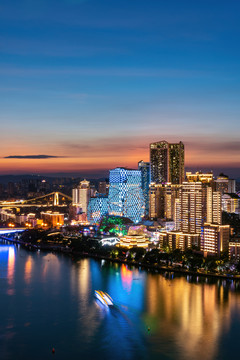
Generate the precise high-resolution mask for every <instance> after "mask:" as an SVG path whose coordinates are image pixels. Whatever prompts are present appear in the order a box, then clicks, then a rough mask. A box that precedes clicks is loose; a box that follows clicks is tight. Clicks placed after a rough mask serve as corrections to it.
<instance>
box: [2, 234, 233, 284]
mask: <svg viewBox="0 0 240 360" xmlns="http://www.w3.org/2000/svg"><path fill="white" fill-rule="evenodd" d="M0 239H3V240H5V241H9V242H12V243H15V244H18V245H20V246H22V247H23V248H25V249H27V250H29V251H34V250H35V251H51V252H60V253H64V254H68V255H70V256H71V257H73V258H75V257H90V258H95V259H99V260H106V261H109V262H115V263H121V264H126V265H128V266H135V267H137V268H141V269H144V270H154V271H155V272H160V273H162V272H174V273H178V274H182V275H191V276H200V277H209V278H220V279H225V280H236V281H240V274H239V275H233V274H219V273H212V272H209V271H207V270H202V269H201V270H200V269H198V270H197V271H193V270H188V269H182V268H176V267H174V266H170V265H169V266H166V265H159V264H148V263H144V262H140V261H130V260H127V259H119V258H112V257H109V256H104V255H100V254H94V253H88V252H79V251H72V249H71V248H66V247H63V246H59V245H46V244H39V245H34V244H31V243H26V242H24V241H21V240H19V239H10V238H7V237H5V236H2V235H1V236H0Z"/></svg>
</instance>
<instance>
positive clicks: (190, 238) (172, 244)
mask: <svg viewBox="0 0 240 360" xmlns="http://www.w3.org/2000/svg"><path fill="white" fill-rule="evenodd" d="M159 243H160V248H163V247H164V246H168V247H169V249H170V250H175V249H180V250H182V251H185V250H186V249H188V248H191V247H192V246H199V235H198V234H184V233H183V232H181V231H166V232H165V231H164V232H160V234H159Z"/></svg>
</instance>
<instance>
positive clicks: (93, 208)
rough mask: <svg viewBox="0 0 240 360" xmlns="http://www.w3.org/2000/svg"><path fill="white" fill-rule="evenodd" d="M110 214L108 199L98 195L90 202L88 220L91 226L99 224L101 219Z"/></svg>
mask: <svg viewBox="0 0 240 360" xmlns="http://www.w3.org/2000/svg"><path fill="white" fill-rule="evenodd" d="M107 214H108V197H107V196H103V195H96V197H92V198H90V200H89V204H88V213H87V218H88V221H89V222H90V224H91V225H93V224H99V223H100V220H101V218H102V217H103V216H104V215H107Z"/></svg>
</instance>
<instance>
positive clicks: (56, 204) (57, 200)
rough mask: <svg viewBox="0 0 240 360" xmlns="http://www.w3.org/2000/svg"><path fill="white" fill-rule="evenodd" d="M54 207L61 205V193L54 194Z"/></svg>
mask: <svg viewBox="0 0 240 360" xmlns="http://www.w3.org/2000/svg"><path fill="white" fill-rule="evenodd" d="M53 203H54V206H58V205H59V193H58V192H55V193H54V201H53Z"/></svg>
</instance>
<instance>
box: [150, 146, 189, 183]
mask: <svg viewBox="0 0 240 360" xmlns="http://www.w3.org/2000/svg"><path fill="white" fill-rule="evenodd" d="M150 164H151V182H155V183H160V184H161V183H166V182H170V183H172V184H182V182H183V181H184V145H183V143H182V142H181V141H180V142H179V143H176V144H170V143H168V142H167V141H165V140H163V141H158V142H155V143H152V144H150Z"/></svg>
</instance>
